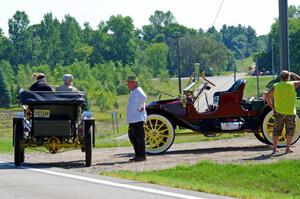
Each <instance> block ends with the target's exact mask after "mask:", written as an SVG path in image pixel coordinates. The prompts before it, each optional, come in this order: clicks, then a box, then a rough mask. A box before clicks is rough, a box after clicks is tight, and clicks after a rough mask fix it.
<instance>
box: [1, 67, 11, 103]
mask: <svg viewBox="0 0 300 199" xmlns="http://www.w3.org/2000/svg"><path fill="white" fill-rule="evenodd" d="M10 106H11V93H10V87H9V85H8V83H7V81H6V79H5V75H4V72H3V70H2V69H1V68H0V107H1V108H7V107H10Z"/></svg>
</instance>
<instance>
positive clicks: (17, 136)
mask: <svg viewBox="0 0 300 199" xmlns="http://www.w3.org/2000/svg"><path fill="white" fill-rule="evenodd" d="M13 130H14V160H15V166H20V165H21V163H22V162H24V147H23V124H22V121H16V122H14V126H13Z"/></svg>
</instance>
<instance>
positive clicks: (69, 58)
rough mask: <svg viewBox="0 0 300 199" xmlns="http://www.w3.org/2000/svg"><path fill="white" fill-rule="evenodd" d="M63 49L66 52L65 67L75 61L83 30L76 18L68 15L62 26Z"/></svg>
mask: <svg viewBox="0 0 300 199" xmlns="http://www.w3.org/2000/svg"><path fill="white" fill-rule="evenodd" d="M60 29H61V35H60V36H61V48H62V49H63V51H64V65H70V64H71V63H73V62H74V61H75V56H74V50H75V49H76V48H77V47H78V46H79V45H80V35H81V28H80V26H79V23H78V22H77V21H76V19H75V18H74V17H71V16H70V15H66V16H65V18H64V20H63V21H62V23H61V26H60Z"/></svg>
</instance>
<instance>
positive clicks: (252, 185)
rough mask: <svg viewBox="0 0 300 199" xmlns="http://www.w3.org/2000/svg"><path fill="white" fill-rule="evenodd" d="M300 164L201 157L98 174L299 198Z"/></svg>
mask: <svg viewBox="0 0 300 199" xmlns="http://www.w3.org/2000/svg"><path fill="white" fill-rule="evenodd" d="M299 168H300V161H299V160H286V161H280V162H277V163H273V164H247V165H239V164H217V163H212V162H207V161H203V162H199V163H197V164H196V165H193V166H187V165H180V166H176V167H174V168H170V169H165V170H155V171H147V172H131V171H116V172H103V173H101V174H102V175H109V176H114V177H121V178H127V179H132V180H138V181H142V182H146V183H153V184H161V185H166V186H172V187H176V188H182V189H187V190H194V191H201V192H207V193H213V194H219V195H226V196H231V197H238V198H246V199H256V198H270V199H271V198H272V199H277V198H278V199H279V198H280V199H282V198H299V196H300V183H299V182H300V175H299Z"/></svg>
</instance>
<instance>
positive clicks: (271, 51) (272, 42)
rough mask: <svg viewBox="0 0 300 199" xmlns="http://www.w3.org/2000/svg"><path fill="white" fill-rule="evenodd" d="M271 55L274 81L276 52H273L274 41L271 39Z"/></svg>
mask: <svg viewBox="0 0 300 199" xmlns="http://www.w3.org/2000/svg"><path fill="white" fill-rule="evenodd" d="M271 53H272V76H273V80H274V73H275V71H274V52H273V39H271Z"/></svg>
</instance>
